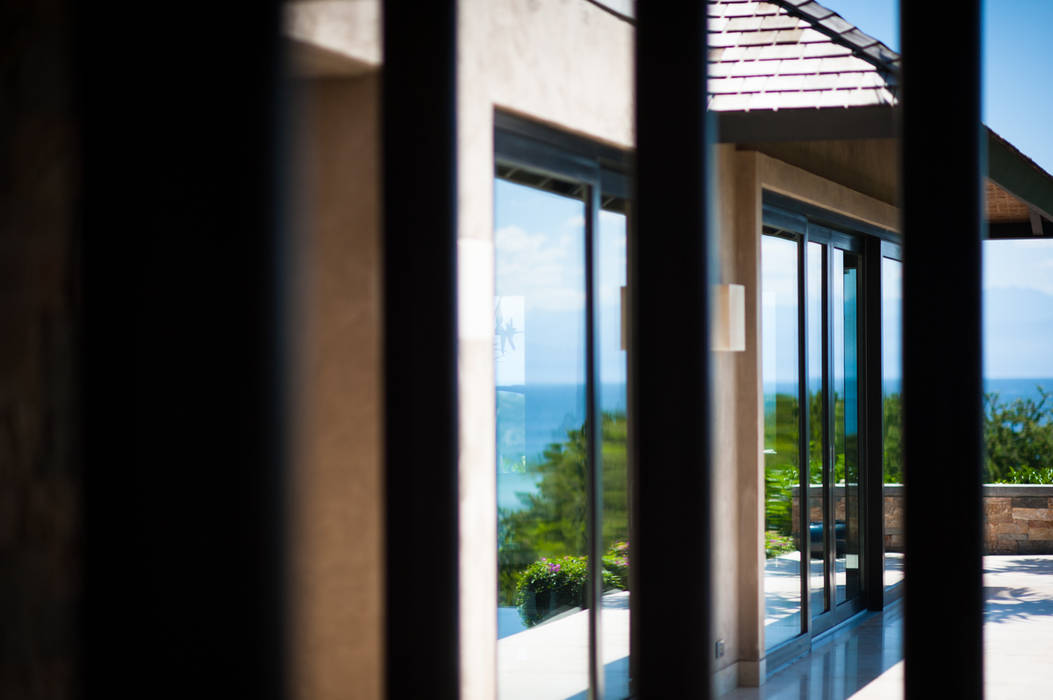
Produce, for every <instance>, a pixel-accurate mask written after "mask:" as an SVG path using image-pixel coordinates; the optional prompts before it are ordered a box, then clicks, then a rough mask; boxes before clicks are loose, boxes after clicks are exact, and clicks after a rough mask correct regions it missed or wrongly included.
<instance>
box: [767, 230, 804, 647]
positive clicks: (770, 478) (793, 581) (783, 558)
mask: <svg viewBox="0 0 1053 700" xmlns="http://www.w3.org/2000/svg"><path fill="white" fill-rule="evenodd" d="M798 245H799V244H798V243H797V242H796V241H794V240H788V239H785V238H778V237H776V236H772V235H765V236H762V237H761V297H762V299H761V304H762V308H761V324H762V329H761V332H762V336H761V348H762V351H761V353H762V360H761V362H762V365H761V377H762V384H763V390H764V495H765V511H764V524H765V533H764V537H765V555H766V562H765V566H764V602H765V618H764V624H765V628H764V633H765V647H767V648H771V647H773V646H775V645H777V644H780V643H781V642H784V641H786V640H788V639H791V638H793V637H796V636H797V635H799V634H800V633H801V632H802V625H801V576H802V567H801V561H802V551H805V552H806V551H807V550H806V549H805V548H804V547H803V543H804V542H806V541H807V538H806V537H802V536H800V535H801V533H800V531H799V529H797V526H795V525H794V523H796V522H799V518H797V517H795V515H796V513H797V509H798V508H800V507H801V506H800V493H799V491H800V487H799V484H800V472H799V464H800V460H799V455H800V441H799V438H800V416H799V413H800V412H799V407H798V397H799V396H800V381H801V377H800V369H799V366H798V358H799V355H798V344H799V343H798V341H799V333H798V329H799V315H798V313H799V301H798Z"/></svg>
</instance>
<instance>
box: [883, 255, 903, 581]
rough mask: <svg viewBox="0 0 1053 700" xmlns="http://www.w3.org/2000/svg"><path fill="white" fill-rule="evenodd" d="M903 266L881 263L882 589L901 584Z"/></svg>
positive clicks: (892, 261)
mask: <svg viewBox="0 0 1053 700" xmlns="http://www.w3.org/2000/svg"><path fill="white" fill-rule="evenodd" d="M902 308H903V263H901V262H899V261H897V260H891V259H889V258H882V259H881V394H882V396H881V402H882V446H883V448H884V449H883V453H884V459H883V462H884V465H883V466H884V471H885V486H884V504H883V510H884V519H885V587H886V588H888V587H889V586H892V585H894V584H897V583H899V582H900V581H902V580H903V496H904V494H903V437H902V435H903V423H902V421H903V410H902V406H903V403H902V399H901V396H902V394H901V390H900V387H901V386H902V384H901V382H902V377H903V369H902V367H903V339H902V336H901V333H902V322H901V315H900V314H901V311H902Z"/></svg>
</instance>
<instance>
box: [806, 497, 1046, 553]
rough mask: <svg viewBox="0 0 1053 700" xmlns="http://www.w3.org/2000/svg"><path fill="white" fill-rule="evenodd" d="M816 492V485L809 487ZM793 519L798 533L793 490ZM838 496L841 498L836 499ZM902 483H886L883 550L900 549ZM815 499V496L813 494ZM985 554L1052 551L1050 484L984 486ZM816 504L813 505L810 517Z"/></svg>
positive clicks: (841, 503)
mask: <svg viewBox="0 0 1053 700" xmlns="http://www.w3.org/2000/svg"><path fill="white" fill-rule="evenodd" d="M812 489H813V492H815V495H816V496H817V495H818V489H819V486H812ZM843 491H845V487H843V486H834V497H835V498H837V501H836V503H835V506H836V518H837V519H838V520H841V519H843V518H845V499H843ZM794 494H795V495H794V498H793V522H794V534H796V532H797V527H796V525H797V507H798V506H797V497H796V489H794ZM838 496H840V498H838ZM903 496H905V494H903V486H902V484H886V485H885V494H883V500H885V551H886V552H902V551H903ZM813 498H814V497H813ZM984 517H985V521H984V552H985V554H1053V485H1034V484H985V485H984ZM818 519H819V507H818V506H813V507H812V520H818Z"/></svg>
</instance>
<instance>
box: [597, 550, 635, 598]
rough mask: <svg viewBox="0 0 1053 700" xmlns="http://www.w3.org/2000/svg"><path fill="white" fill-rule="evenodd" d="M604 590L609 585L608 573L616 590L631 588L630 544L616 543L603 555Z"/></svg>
mask: <svg viewBox="0 0 1053 700" xmlns="http://www.w3.org/2000/svg"><path fill="white" fill-rule="evenodd" d="M603 569H604V579H603V581H604V588H606V587H607V586H606V584H607V576H606V574H607V572H609V573H610V574H611V580H612V582H613V587H614V588H621V589H622V590H625V589H627V588H628V587H629V543H628V542H615V543H614V544H612V545H611V548H610V549H608V550H607V553H606V554H604V555H603Z"/></svg>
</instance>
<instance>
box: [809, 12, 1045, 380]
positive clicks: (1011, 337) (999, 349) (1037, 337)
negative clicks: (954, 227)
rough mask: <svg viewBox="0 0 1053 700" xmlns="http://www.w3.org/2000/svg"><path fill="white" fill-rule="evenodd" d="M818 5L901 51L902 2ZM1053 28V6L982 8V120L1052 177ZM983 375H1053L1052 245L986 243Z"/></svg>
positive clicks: (998, 376) (994, 376) (1013, 242)
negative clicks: (1051, 31) (1051, 32)
mask: <svg viewBox="0 0 1053 700" xmlns="http://www.w3.org/2000/svg"><path fill="white" fill-rule="evenodd" d="M915 1H917V0H915ZM820 2H821V3H822V4H823V5H825V6H826V7H829V8H830V9H831V10H833V11H835V12H837V13H838V14H840V15H841V16H842V17H844V18H845V20H847V21H848V22H851V23H852V24H854V25H856V26H858V27H859V28H860V29H862V30H863V31H864V32H866V33H867V34H870V35H871V36H873V37H874V38H876V39H880V40H881V41H883V42H885V43H886V44H887V45H888V46H889V47H890V48H892V49H895V50H899V26H898V23H899V0H820ZM953 6H954V4H953V3H948V4H947V8H948V11H953ZM1050 27H1053V0H991V1H989V2H986V3H985V6H984V27H983V41H984V61H983V69H984V76H983V81H984V82H983V114H984V117H983V118H984V122H985V123H986V124H987V125H988V126H989V127H990V128H991V129H993V130H994V131H995V132H996V133H998V134H999V135H1001V136H1002V137H1003V138H1005V139H1007V140H1008V141H1009V142H1010V143H1012V144H1013V145H1014V146H1016V147H1017V148H1019V149H1020V150H1021V151H1023V152H1024V153H1025V154H1027V155H1028V156H1029V157H1030V158H1031V159H1032V160H1034V161H1035V162H1036V163H1037V164H1038V165H1040V166H1041V167H1042V168H1044V169H1045V170H1046V171H1047V172H1053V138H1051V137H1050V134H1051V129H1050V124H1053V90H1051V89H1050V85H1051V82H1050V78H1049V74H1050V72H1051V70H1053V53H1051V52H1050V46H1049V45H1050V37H1049V28H1050ZM984 374H985V376H987V377H989V378H1005V377H1053V242H1046V241H993V242H988V243H985V244H984Z"/></svg>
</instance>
